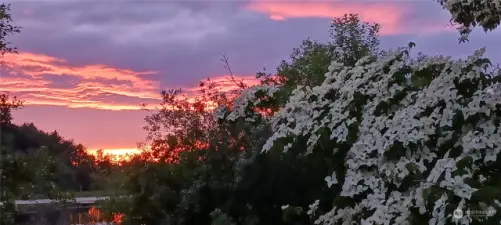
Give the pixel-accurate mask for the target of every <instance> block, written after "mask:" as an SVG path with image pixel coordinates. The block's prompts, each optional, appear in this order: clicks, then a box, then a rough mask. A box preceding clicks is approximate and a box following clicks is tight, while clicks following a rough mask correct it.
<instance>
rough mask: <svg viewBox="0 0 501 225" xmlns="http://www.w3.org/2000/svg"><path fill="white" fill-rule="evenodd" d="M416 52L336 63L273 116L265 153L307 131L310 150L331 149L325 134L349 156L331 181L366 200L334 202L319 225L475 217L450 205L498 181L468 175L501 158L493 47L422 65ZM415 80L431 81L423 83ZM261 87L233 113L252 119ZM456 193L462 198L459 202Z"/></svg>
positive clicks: (465, 201) (499, 105) (467, 200)
mask: <svg viewBox="0 0 501 225" xmlns="http://www.w3.org/2000/svg"><path fill="white" fill-rule="evenodd" d="M407 52H408V49H407V48H401V49H398V50H396V51H390V52H389V54H388V55H387V56H385V57H384V58H382V59H379V60H378V61H377V62H370V61H369V59H368V58H366V59H362V60H360V61H359V62H358V63H357V65H355V67H346V66H344V65H342V64H340V63H337V62H333V63H332V64H331V66H330V67H329V71H330V72H328V73H327V74H326V79H325V81H324V83H323V84H322V85H320V86H317V87H313V88H311V87H299V88H297V89H296V90H295V91H294V92H293V94H292V96H290V99H289V102H288V103H287V105H286V106H285V107H284V108H283V109H281V110H280V111H279V112H278V113H277V114H276V115H275V116H274V117H273V118H272V119H271V121H270V122H271V125H272V128H273V130H274V134H273V136H272V137H271V138H269V140H268V142H267V143H266V144H265V145H264V147H263V151H268V150H270V149H271V147H273V145H274V144H275V142H276V141H277V140H282V141H289V142H288V143H285V146H286V147H285V150H286V149H287V148H288V147H291V146H292V145H296V144H300V143H296V140H299V138H298V137H305V138H307V139H308V141H307V143H306V144H307V146H306V152H311V151H313V150H317V149H322V148H323V147H322V145H320V144H319V143H318V142H319V141H320V140H324V139H321V138H320V137H321V136H324V135H328V136H329V140H330V144H333V146H342V148H341V147H340V148H336V149H323V150H333V151H334V153H336V152H342V151H344V152H345V153H346V158H345V160H344V162H345V167H346V174H344V181H343V182H341V181H339V182H338V181H337V180H335V176H334V175H335V174H333V176H329V177H327V178H326V181H327V183H328V185H329V186H331V185H341V186H342V190H341V193H340V194H339V195H340V196H342V197H347V198H353V199H354V201H355V198H357V199H362V200H357V201H356V202H355V205H354V206H352V207H344V206H335V207H334V208H333V209H332V210H331V211H330V212H328V213H326V214H324V215H321V216H319V217H318V218H317V220H316V223H317V224H410V222H409V220H410V218H411V214H412V213H411V209H412V208H414V209H418V211H419V213H420V214H425V213H429V214H428V215H431V218H430V220H429V224H430V225H433V224H445V223H446V221H455V222H459V223H461V224H469V223H470V221H471V219H474V218H470V217H468V216H465V217H463V218H461V219H460V220H459V221H457V220H458V219H457V218H456V219H455V218H453V217H452V212H446V210H445V209H446V206H447V205H450V204H453V205H457V207H458V208H461V207H466V205H467V204H470V203H471V202H470V199H471V197H472V194H474V193H475V192H476V191H477V190H478V189H480V188H482V187H483V183H484V182H485V179H490V178H486V177H483V179H484V181H482V182H481V183H474V184H473V183H472V182H469V181H468V180H472V179H473V177H474V174H478V171H479V169H480V168H485V167H489V166H490V165H491V164H490V163H493V162H496V159H497V155H498V154H499V153H500V151H501V117H500V115H501V92H500V90H501V89H500V85H499V84H497V83H496V82H494V73H495V72H498V71H494V72H487V67H488V65H489V63H488V62H487V61H485V59H484V58H482V56H483V53H484V49H481V50H478V51H476V52H475V54H474V55H472V56H470V57H469V58H468V59H467V60H457V61H453V60H451V59H450V58H445V57H441V56H440V57H427V58H425V59H424V60H419V61H415V60H410V59H409V58H408V54H407ZM415 79H424V80H427V82H425V85H424V86H420V87H417V86H416V85H415V84H414V83H413V80H415ZM264 88H265V90H268V88H269V87H264ZM252 93H254V92H251V94H250V95H249V96H242V99H241V100H240V102H241V103H243V104H241V107H236V108H235V110H234V111H233V112H231V113H230V115H231V117H230V116H228V117H227V118H229V119H230V120H234V119H235V118H237V117H240V116H246V115H247V114H246V113H245V110H244V109H245V108H247V105H248V104H250V103H251V101H252V100H253V98H254V97H253V96H254V94H252ZM271 93H273V92H271ZM270 96H272V95H270ZM325 130H328V131H329V132H327V133H326V132H325ZM290 140H292V141H290ZM461 162H467V163H466V164H467V165H462V166H459V165H460V163H461ZM418 175H419V176H418ZM415 177H420V178H419V179H415ZM404 181H406V182H404ZM409 181H410V184H409ZM467 181H468V182H467ZM404 183H405V185H404ZM397 189H398V190H397ZM432 190H440V191H439V195H438V196H441V197H439V198H436V199H434V200H433V201H435V203H434V206H433V208H427V207H426V205H427V204H426V201H427V200H426V198H427V196H428V195H427V193H429V192H430V191H432ZM450 196H456V198H458V199H461V200H460V201H459V202H458V201H456V202H451V201H452V200H450V199H451V198H450ZM449 200H450V201H449ZM317 204H318V203H317ZM476 204H478V202H476ZM496 207H498V208H499V206H496ZM310 214H313V212H310ZM367 215H368V216H367ZM339 222H341V223H339Z"/></svg>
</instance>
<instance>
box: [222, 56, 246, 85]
mask: <svg viewBox="0 0 501 225" xmlns="http://www.w3.org/2000/svg"><path fill="white" fill-rule="evenodd" d="M221 61H222V62H223V63H224V68H225V69H227V70H228V72H229V73H230V78H231V79H229V80H230V81H232V82H233V83H235V84H236V85H237V87H239V88H241V89H242V90H245V89H247V85H245V83H244V82H243V79H242V80H241V81H240V83H239V82H237V81H236V80H235V76H234V75H233V72H232V71H231V67H230V63H229V62H228V57H226V55H223V57H222V58H221Z"/></svg>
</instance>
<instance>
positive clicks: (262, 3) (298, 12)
mask: <svg viewBox="0 0 501 225" xmlns="http://www.w3.org/2000/svg"><path fill="white" fill-rule="evenodd" d="M247 9H249V10H252V11H255V12H260V13H264V14H267V15H268V16H269V17H270V19H272V20H286V19H289V18H335V17H341V16H343V15H344V14H349V13H355V14H359V16H360V18H361V19H362V20H363V21H366V22H375V23H378V24H380V25H381V26H382V27H381V35H393V34H403V33H410V32H418V33H420V32H426V33H432V32H439V31H443V30H446V29H448V28H446V27H445V26H437V25H424V26H420V27H419V29H418V30H415V29H413V30H411V29H408V28H407V26H406V25H405V24H404V22H405V20H406V18H405V15H406V14H407V13H409V12H410V11H411V8H409V7H407V6H406V5H405V4H400V5H397V4H395V3H387V2H377V3H374V2H366V1H365V2H356V1H301V2H298V1H267V0H253V1H251V2H250V3H249V4H248V5H247ZM451 30H453V29H452V28H451Z"/></svg>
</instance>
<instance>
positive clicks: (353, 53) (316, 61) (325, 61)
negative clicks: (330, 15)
mask: <svg viewBox="0 0 501 225" xmlns="http://www.w3.org/2000/svg"><path fill="white" fill-rule="evenodd" d="M379 30H380V25H379V24H376V23H368V22H363V21H361V20H360V18H359V17H358V15H356V14H346V15H344V16H343V17H339V18H335V19H333V20H332V22H331V30H330V38H331V39H330V41H329V42H328V43H321V42H318V41H314V40H310V39H307V40H304V41H303V42H302V43H301V46H300V47H299V48H295V49H294V50H293V51H292V54H291V55H290V61H286V60H283V61H282V62H281V63H280V65H279V66H278V67H277V71H276V73H275V74H269V73H266V72H259V73H257V78H264V80H263V83H264V84H275V85H276V84H279V85H280V91H279V92H278V93H277V95H278V96H282V98H281V99H277V98H276V99H277V100H278V102H279V104H280V106H283V104H285V102H286V101H287V99H288V98H287V97H288V96H289V95H290V93H291V92H292V91H293V90H294V89H296V87H298V86H316V85H320V84H321V83H322V81H323V80H324V78H325V77H324V75H325V73H327V72H328V67H329V65H330V62H331V60H332V59H333V58H336V59H338V60H339V62H342V63H343V64H345V65H347V66H353V65H354V64H355V62H357V61H358V60H359V59H361V58H363V57H365V56H370V57H373V58H374V59H375V58H377V57H378V56H379V55H381V54H382V52H381V51H379Z"/></svg>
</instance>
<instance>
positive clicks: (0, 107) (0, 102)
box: [0, 94, 23, 124]
mask: <svg viewBox="0 0 501 225" xmlns="http://www.w3.org/2000/svg"><path fill="white" fill-rule="evenodd" d="M22 107H23V102H22V101H20V100H18V99H17V98H16V97H13V98H10V97H9V95H7V94H0V124H10V123H11V122H12V110H17V109H20V108H22Z"/></svg>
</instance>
